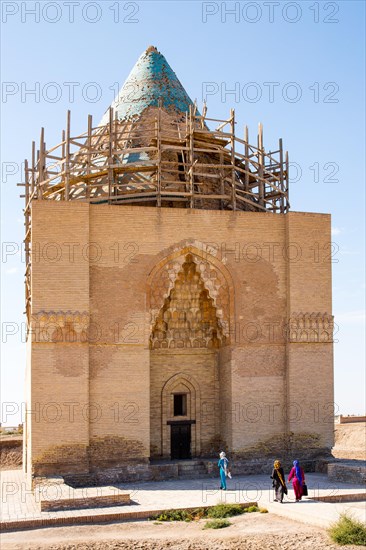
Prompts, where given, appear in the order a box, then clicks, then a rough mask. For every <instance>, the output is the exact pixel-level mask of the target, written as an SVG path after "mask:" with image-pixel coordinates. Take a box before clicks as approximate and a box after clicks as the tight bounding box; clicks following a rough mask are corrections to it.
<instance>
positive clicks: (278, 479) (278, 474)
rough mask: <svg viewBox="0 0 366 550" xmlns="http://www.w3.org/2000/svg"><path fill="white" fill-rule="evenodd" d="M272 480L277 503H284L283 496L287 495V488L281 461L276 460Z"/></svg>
mask: <svg viewBox="0 0 366 550" xmlns="http://www.w3.org/2000/svg"><path fill="white" fill-rule="evenodd" d="M271 478H272V479H273V482H272V483H273V488H274V490H275V497H276V498H275V499H274V500H275V502H281V504H282V502H283V495H287V487H286V483H285V473H284V471H283V468H282V466H281V462H280V461H279V460H275V461H274V464H273V470H272V475H271Z"/></svg>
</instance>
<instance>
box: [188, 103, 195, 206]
mask: <svg viewBox="0 0 366 550" xmlns="http://www.w3.org/2000/svg"><path fill="white" fill-rule="evenodd" d="M193 130H194V124H193V107H192V105H190V106H189V193H190V200H189V207H190V208H194V174H193V167H194V136H193Z"/></svg>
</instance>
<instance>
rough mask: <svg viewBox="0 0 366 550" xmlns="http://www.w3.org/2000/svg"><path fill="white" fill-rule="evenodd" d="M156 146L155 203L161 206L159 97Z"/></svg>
mask: <svg viewBox="0 0 366 550" xmlns="http://www.w3.org/2000/svg"><path fill="white" fill-rule="evenodd" d="M156 147H157V163H158V165H157V173H156V188H157V195H156V205H157V206H158V207H159V208H160V207H161V99H159V103H158V116H157V117H156Z"/></svg>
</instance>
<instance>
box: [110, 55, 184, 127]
mask: <svg viewBox="0 0 366 550" xmlns="http://www.w3.org/2000/svg"><path fill="white" fill-rule="evenodd" d="M159 99H160V100H161V106H162V107H163V108H164V109H166V110H172V111H174V112H176V113H186V112H188V111H189V106H190V105H193V102H192V100H191V99H190V97H189V95H188V94H187V92H186V91H185V89H184V88H183V86H182V84H181V83H180V81H179V79H178V78H177V75H176V74H175V72H174V71H173V69H172V68H171V67H170V65H169V63H168V62H167V60H166V59H165V57H164V56H163V55H162V54H161V53H160V52H158V50H157V49H156V48H155V47H154V46H150V47H149V48H147V50H146V51H145V52H144V53H143V54H142V55H141V56H140V57H139V59H138V60H137V62H136V64H135V66H134V67H133V69H132V71H131V72H130V74H129V76H128V78H127V80H126V81H125V83H124V84H123V86H122V88H121V89H120V91H119V93H118V95H117V96H116V98H115V99H114V101H113V102H112V104H111V107H112V108H113V111H114V113H116V114H117V118H118V119H119V120H131V119H134V118H136V117H137V118H138V117H140V116H141V115H142V113H143V112H144V110H145V109H147V108H148V107H158V104H159ZM108 116H109V115H108V111H107V112H106V113H105V114H104V116H103V119H102V121H101V124H106V123H107V122H108Z"/></svg>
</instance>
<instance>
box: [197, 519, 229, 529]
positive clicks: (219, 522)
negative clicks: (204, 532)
mask: <svg viewBox="0 0 366 550" xmlns="http://www.w3.org/2000/svg"><path fill="white" fill-rule="evenodd" d="M229 525H231V523H230V521H228V520H227V519H222V518H217V519H212V520H211V521H207V522H206V523H205V525H204V527H203V528H204V529H223V528H224V527H229Z"/></svg>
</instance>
